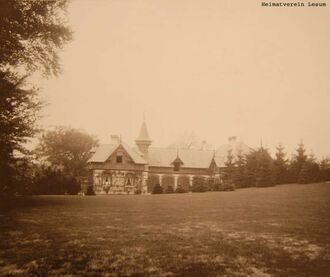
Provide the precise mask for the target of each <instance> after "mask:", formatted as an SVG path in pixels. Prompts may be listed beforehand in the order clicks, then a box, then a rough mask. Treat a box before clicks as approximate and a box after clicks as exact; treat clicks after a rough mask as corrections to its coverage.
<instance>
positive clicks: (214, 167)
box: [209, 153, 218, 174]
mask: <svg viewBox="0 0 330 277" xmlns="http://www.w3.org/2000/svg"><path fill="white" fill-rule="evenodd" d="M209 171H210V173H211V174H217V173H218V165H217V162H216V161H215V153H214V154H213V157H212V160H211V163H210V167H209Z"/></svg>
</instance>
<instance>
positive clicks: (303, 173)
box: [298, 154, 320, 184]
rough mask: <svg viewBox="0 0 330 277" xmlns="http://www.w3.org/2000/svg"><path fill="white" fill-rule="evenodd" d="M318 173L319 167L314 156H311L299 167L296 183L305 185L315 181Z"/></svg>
mask: <svg viewBox="0 0 330 277" xmlns="http://www.w3.org/2000/svg"><path fill="white" fill-rule="evenodd" d="M319 171H320V168H319V165H318V163H317V162H316V160H315V157H314V155H313V154H311V155H310V156H309V157H308V158H307V160H306V162H304V163H303V165H302V167H301V170H300V172H299V176H298V183H300V184H307V183H312V182H315V181H317V179H318V177H319Z"/></svg>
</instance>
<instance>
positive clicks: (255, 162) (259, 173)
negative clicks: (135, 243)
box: [246, 146, 273, 187]
mask: <svg viewBox="0 0 330 277" xmlns="http://www.w3.org/2000/svg"><path fill="white" fill-rule="evenodd" d="M272 166H273V160H272V157H271V156H270V154H269V152H268V150H267V149H265V148H264V147H262V146H261V147H260V148H259V149H258V150H256V151H253V152H251V153H250V154H248V155H247V156H246V173H247V179H248V185H250V186H257V187H264V186H270V185H272V184H273V178H272V177H273V176H272Z"/></svg>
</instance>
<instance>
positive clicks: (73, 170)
mask: <svg viewBox="0 0 330 277" xmlns="http://www.w3.org/2000/svg"><path fill="white" fill-rule="evenodd" d="M95 146H97V140H96V138H94V137H93V136H91V135H89V134H87V133H85V132H83V131H80V130H77V129H73V128H69V127H57V128H56V129H55V130H52V131H48V132H46V133H44V134H43V135H42V136H41V138H40V141H39V145H38V147H37V149H36V153H37V155H38V157H40V158H42V159H44V160H45V161H47V162H48V163H49V164H50V165H52V167H54V168H58V169H60V170H61V171H62V172H64V173H65V174H66V175H69V176H72V177H76V178H80V177H82V176H84V175H85V173H86V163H87V160H88V159H89V158H90V155H91V154H90V151H91V149H92V148H93V147H95Z"/></svg>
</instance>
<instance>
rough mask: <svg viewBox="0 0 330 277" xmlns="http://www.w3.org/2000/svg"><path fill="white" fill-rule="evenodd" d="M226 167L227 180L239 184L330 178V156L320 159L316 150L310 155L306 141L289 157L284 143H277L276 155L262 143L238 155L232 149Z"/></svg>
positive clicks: (241, 186) (229, 182)
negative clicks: (305, 144)
mask: <svg viewBox="0 0 330 277" xmlns="http://www.w3.org/2000/svg"><path fill="white" fill-rule="evenodd" d="M222 171H223V182H224V183H228V184H233V185H235V186H236V187H238V188H244V187H265V186H272V185H278V184H286V183H299V184H307V183H313V182H322V181H330V159H329V158H323V159H322V160H320V161H318V160H317V159H316V158H315V157H314V155H313V154H310V155H307V154H306V149H305V146H304V144H303V143H302V142H300V143H299V144H298V147H297V149H296V152H295V153H294V154H293V156H292V158H288V157H287V154H286V152H285V149H284V147H283V145H282V144H279V145H278V146H277V147H276V153H275V157H272V156H271V154H270V152H269V150H268V149H266V148H264V147H263V146H260V147H259V148H258V149H256V150H252V151H251V152H250V153H248V154H246V155H243V154H242V153H241V152H240V151H239V153H238V154H237V156H236V157H234V155H233V154H232V150H229V151H228V153H227V157H226V162H225V167H224V168H223V169H222Z"/></svg>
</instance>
